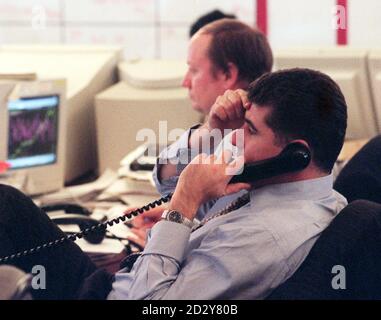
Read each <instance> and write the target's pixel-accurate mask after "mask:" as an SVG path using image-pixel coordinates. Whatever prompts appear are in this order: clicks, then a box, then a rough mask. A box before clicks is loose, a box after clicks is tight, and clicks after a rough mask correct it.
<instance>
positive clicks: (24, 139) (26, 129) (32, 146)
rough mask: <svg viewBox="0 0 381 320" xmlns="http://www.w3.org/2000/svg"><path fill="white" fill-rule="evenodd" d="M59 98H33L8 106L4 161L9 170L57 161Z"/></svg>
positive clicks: (23, 99)
mask: <svg viewBox="0 0 381 320" xmlns="http://www.w3.org/2000/svg"><path fill="white" fill-rule="evenodd" d="M58 107H59V96H58V95H49V96H36V97H28V98H21V99H18V100H13V101H10V102H9V103H8V114H9V122H8V126H9V127H8V159H7V162H8V163H9V164H10V166H11V167H10V169H22V168H28V167H36V166H43V165H48V164H53V163H55V162H56V161H57V142H58Z"/></svg>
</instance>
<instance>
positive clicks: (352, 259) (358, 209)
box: [268, 200, 381, 300]
mask: <svg viewBox="0 0 381 320" xmlns="http://www.w3.org/2000/svg"><path fill="white" fill-rule="evenodd" d="M334 266H343V267H344V268H345V269H344V270H345V287H346V288H345V289H334V286H333V285H332V281H333V280H334V277H335V276H337V275H338V274H339V273H336V272H337V271H333V267H334ZM339 268H340V270H343V269H342V267H339ZM341 275H343V274H341ZM268 299H269V300H302V299H309V300H338V299H343V300H353V299H355V300H362V299H372V300H373V299H381V204H378V203H374V202H370V201H366V200H356V201H354V202H352V203H350V204H349V205H348V206H347V207H346V208H344V209H343V210H342V212H340V213H339V215H338V216H337V217H336V218H335V219H334V220H333V221H332V223H331V224H330V225H329V226H328V228H327V229H326V230H325V231H324V232H323V233H322V235H321V236H320V238H319V239H318V240H317V241H316V243H315V245H314V246H313V248H312V249H311V251H310V253H309V254H308V256H307V258H306V259H305V260H304V262H303V263H302V265H301V266H300V268H299V269H298V270H297V271H296V272H295V274H294V275H293V276H291V278H289V279H288V280H287V281H286V282H285V283H283V284H282V285H280V286H279V287H278V288H277V289H275V290H274V291H273V292H272V294H271V295H270V296H269V297H268Z"/></svg>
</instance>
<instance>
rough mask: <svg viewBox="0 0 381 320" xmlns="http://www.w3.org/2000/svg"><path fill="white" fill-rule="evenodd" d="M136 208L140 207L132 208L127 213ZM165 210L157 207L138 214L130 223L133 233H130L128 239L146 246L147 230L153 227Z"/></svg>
mask: <svg viewBox="0 0 381 320" xmlns="http://www.w3.org/2000/svg"><path fill="white" fill-rule="evenodd" d="M136 209H138V208H132V209H130V210H128V211H126V213H128V212H131V211H134V210H136ZM163 211H164V208H163V207H157V208H153V209H151V210H149V211H145V212H143V213H142V214H139V215H138V216H136V217H135V218H134V219H133V220H132V221H131V222H129V223H128V226H129V227H130V231H131V233H132V234H131V235H128V236H127V239H128V240H130V241H131V242H134V243H136V244H138V245H139V246H140V247H142V248H144V247H145V244H146V233H147V230H148V229H151V228H152V227H153V226H154V225H155V223H156V222H158V221H159V220H160V219H161V215H162V214H163Z"/></svg>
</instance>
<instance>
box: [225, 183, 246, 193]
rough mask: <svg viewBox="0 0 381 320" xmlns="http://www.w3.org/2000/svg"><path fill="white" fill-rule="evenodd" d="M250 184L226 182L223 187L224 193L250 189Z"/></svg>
mask: <svg viewBox="0 0 381 320" xmlns="http://www.w3.org/2000/svg"><path fill="white" fill-rule="evenodd" d="M250 188H251V186H250V184H249V183H234V184H228V185H227V187H226V189H225V195H229V194H233V193H237V192H239V191H241V190H250Z"/></svg>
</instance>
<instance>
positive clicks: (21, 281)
mask: <svg viewBox="0 0 381 320" xmlns="http://www.w3.org/2000/svg"><path fill="white" fill-rule="evenodd" d="M31 282H32V275H30V274H27V273H25V272H23V271H21V270H20V269H18V268H16V267H13V266H8V265H2V266H0V300H32V296H31V294H30V289H31Z"/></svg>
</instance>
